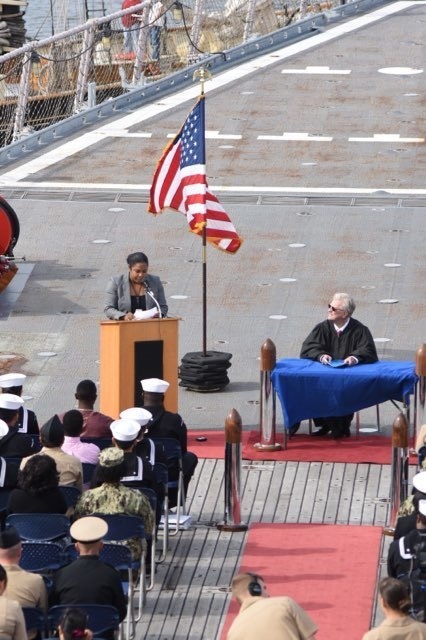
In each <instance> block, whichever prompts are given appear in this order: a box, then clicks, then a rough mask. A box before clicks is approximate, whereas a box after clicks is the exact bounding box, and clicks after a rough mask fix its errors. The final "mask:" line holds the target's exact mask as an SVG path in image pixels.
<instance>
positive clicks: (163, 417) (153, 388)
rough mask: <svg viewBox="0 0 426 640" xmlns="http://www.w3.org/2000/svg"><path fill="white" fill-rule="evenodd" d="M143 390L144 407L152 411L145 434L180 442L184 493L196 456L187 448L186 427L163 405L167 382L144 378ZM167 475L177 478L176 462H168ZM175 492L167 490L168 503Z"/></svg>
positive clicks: (179, 418) (175, 414)
mask: <svg viewBox="0 0 426 640" xmlns="http://www.w3.org/2000/svg"><path fill="white" fill-rule="evenodd" d="M141 385H142V391H143V406H144V409H146V410H147V411H149V412H150V413H152V420H151V421H150V422H149V423H148V425H147V435H148V437H149V438H152V439H153V440H154V441H155V439H156V438H174V439H175V440H177V441H178V442H179V444H180V447H181V451H182V469H183V482H184V488H185V495H186V493H187V490H188V485H189V481H190V480H191V478H192V476H193V474H194V471H195V467H196V466H197V464H198V458H197V456H196V455H195V453H192V452H191V451H188V449H187V440H188V436H187V428H186V424H185V423H184V421H183V419H182V417H181V416H180V415H179V414H178V413H172V412H171V411H166V409H165V407H164V394H165V393H166V391H167V389H168V388H169V386H170V385H169V383H168V382H167V381H166V380H161V379H160V378H145V379H144V380H141ZM168 469H169V476H170V478H171V479H173V480H177V478H178V474H179V468H178V464H177V463H176V462H170V463H169V464H168ZM176 500H177V492H176V491H175V490H174V489H171V490H170V491H169V504H170V506H171V507H173V506H176Z"/></svg>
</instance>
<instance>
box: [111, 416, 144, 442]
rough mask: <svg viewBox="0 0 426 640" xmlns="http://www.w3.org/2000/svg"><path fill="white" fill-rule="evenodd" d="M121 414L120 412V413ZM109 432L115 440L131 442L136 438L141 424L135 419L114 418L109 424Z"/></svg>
mask: <svg viewBox="0 0 426 640" xmlns="http://www.w3.org/2000/svg"><path fill="white" fill-rule="evenodd" d="M120 415H121V414H120ZM109 428H110V429H111V433H112V435H113V436H114V438H115V439H116V440H121V442H131V441H132V440H136V438H137V437H138V435H139V431H140V430H141V425H140V424H139V422H136V420H128V419H127V420H124V419H121V420H114V422H111V424H110V425H109Z"/></svg>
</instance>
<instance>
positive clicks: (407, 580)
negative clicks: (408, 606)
mask: <svg viewBox="0 0 426 640" xmlns="http://www.w3.org/2000/svg"><path fill="white" fill-rule="evenodd" d="M425 538H426V500H419V508H418V514H417V519H416V528H415V529H414V530H413V531H410V533H407V535H405V536H403V537H402V538H400V539H399V540H394V541H393V542H391V544H390V546H389V551H388V576H389V577H391V578H398V579H399V580H402V582H403V583H404V584H405V585H407V587H408V590H409V593H410V597H411V601H412V615H413V617H415V618H417V620H423V611H424V605H425V598H424V591H423V590H422V585H421V583H422V582H423V581H422V580H420V578H421V573H420V564H419V562H420V559H419V557H418V556H419V553H418V549H419V545H421V544H424V540H425Z"/></svg>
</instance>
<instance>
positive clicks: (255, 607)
mask: <svg viewBox="0 0 426 640" xmlns="http://www.w3.org/2000/svg"><path fill="white" fill-rule="evenodd" d="M232 595H233V597H234V598H235V600H236V601H237V602H238V604H239V605H240V612H239V614H238V615H237V617H236V618H235V620H234V622H233V623H232V625H231V627H230V629H229V631H228V635H227V636H226V640H258V638H261V637H262V636H264V635H265V632H266V635H267V638H268V640H282V638H300V640H315V634H316V632H317V631H318V627H317V625H316V624H315V622H314V621H313V620H312V619H311V617H310V616H308V614H307V613H306V611H304V610H303V609H302V607H301V606H300V605H298V604H297V602H295V601H294V600H293V599H292V598H288V597H287V596H278V597H274V598H270V597H269V594H268V590H267V587H266V584H265V581H264V579H263V578H262V576H259V575H256V574H255V573H249V572H247V573H240V574H238V575H237V576H235V578H234V579H233V580H232Z"/></svg>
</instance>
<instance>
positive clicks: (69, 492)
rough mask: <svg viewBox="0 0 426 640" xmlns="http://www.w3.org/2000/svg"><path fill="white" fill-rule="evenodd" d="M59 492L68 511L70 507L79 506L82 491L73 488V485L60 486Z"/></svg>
mask: <svg viewBox="0 0 426 640" xmlns="http://www.w3.org/2000/svg"><path fill="white" fill-rule="evenodd" d="M59 490H60V492H61V493H62V495H63V496H64V498H65V502H66V503H67V507H68V509H69V508H70V507H75V505H76V504H77V500H78V499H79V497H80V496H81V491H80V489H77V487H72V486H71V485H64V484H60V485H59Z"/></svg>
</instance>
